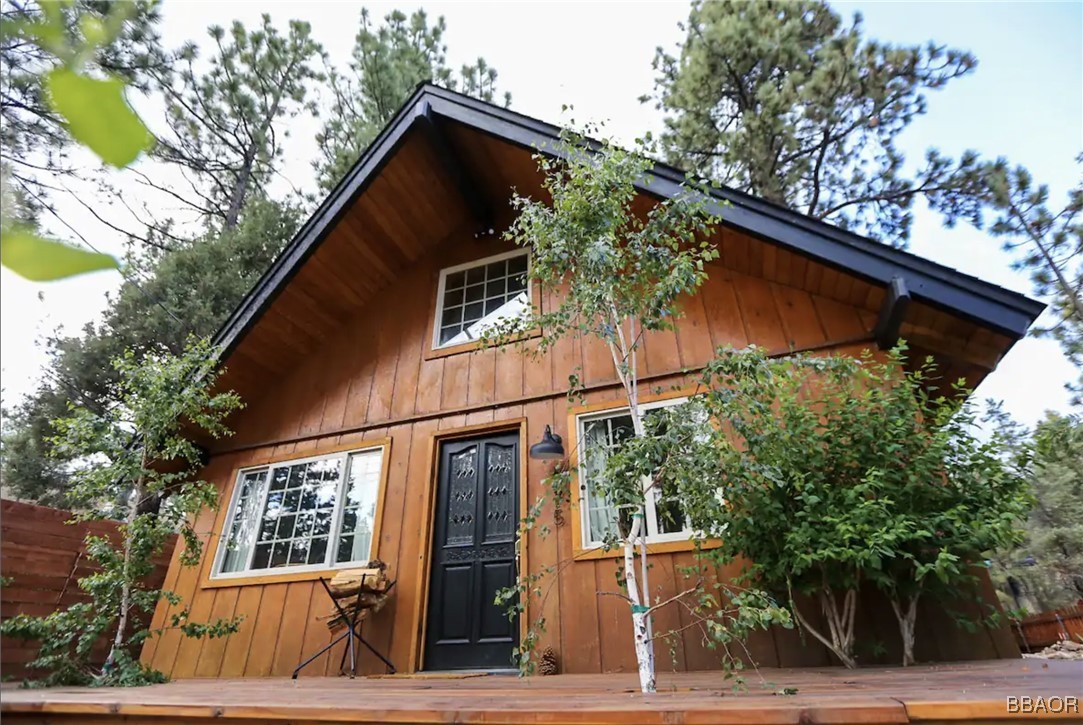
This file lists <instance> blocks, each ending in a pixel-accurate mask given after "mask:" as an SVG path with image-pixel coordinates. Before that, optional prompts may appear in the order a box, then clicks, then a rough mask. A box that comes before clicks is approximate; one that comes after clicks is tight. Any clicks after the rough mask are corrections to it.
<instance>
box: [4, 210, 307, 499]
mask: <svg viewBox="0 0 1083 725" xmlns="http://www.w3.org/2000/svg"><path fill="white" fill-rule="evenodd" d="M301 219H302V213H301V210H300V208H299V207H297V206H296V205H293V204H282V203H278V202H274V201H271V200H268V199H265V198H262V197H256V198H254V199H250V200H249V202H248V206H247V207H246V209H245V211H244V213H243V214H242V215H241V217H240V219H239V223H238V224H237V226H235V227H233V228H232V229H229V230H226V231H223V232H219V231H218V230H216V229H212V230H211V231H209V232H207V233H206V234H204V235H201V236H199V237H197V238H195V239H192V240H190V241H187V242H185V243H183V244H182V245H180V246H178V248H176V249H175V250H173V251H171V252H167V253H161V252H155V251H154V250H148V251H145V252H143V253H141V254H139V255H134V256H133V257H132V258H131V260H130V261H131V264H132V271H133V274H134V275H136V276H133V277H132V278H131V279H132V280H133V281H129V282H126V283H125V284H124V285H123V286H122V287H121V289H120V291H119V292H118V293H117V295H116V296H115V297H113V298H112V299H110V302H109V307H108V309H107V310H106V312H105V314H104V316H103V319H102V320H101V322H99V323H97V324H93V323H91V324H88V325H87V326H86V327H85V328H84V329H83V330H81V331H80V334H78V335H70V336H64V335H60V334H58V335H55V336H54V337H53V338H52V339H50V340H49V342H48V351H49V354H50V360H49V362H48V363H47V365H46V367H45V369H44V370H43V373H44V377H43V380H42V382H41V384H40V385H39V386H38V388H37V390H35V391H34V392H33V393H32V394H30V395H29V396H27V397H26V398H25V399H24V400H22V401H21V402H19V403H18V404H17V405H15V406H14V407H13V408H12V409H11V410H10V411H6V412H5V419H6V420H5V427H4V431H3V456H2V458H3V461H2V465H0V477H2V480H3V484H4V486H5V489H6V493H7V494H8V495H11V496H14V497H16V498H20V499H26V500H32V501H38V502H40V503H44V504H47V505H51V506H59V507H71V506H78V505H79V503H80V502H79V501H77V500H73V499H72V498H70V497H69V473H70V471H69V469H68V467H67V465H66V463H68V462H67V461H65V460H64V459H63V458H61V459H57V458H54V457H53V455H52V453H53V452H52V445H51V442H50V439H51V438H52V436H53V435H54V433H53V429H52V421H53V420H56V419H58V418H61V417H63V416H65V415H67V413H68V406H69V403H76V404H78V405H80V406H81V407H85V408H87V409H89V410H92V411H94V410H97V411H103V410H105V409H106V408H107V407H108V406H109V405H111V404H112V403H113V402H114V400H115V397H116V386H117V384H118V378H117V375H116V372H115V370H114V369H113V367H112V366H111V365H110V363H109V361H110V360H113V359H115V358H116V357H118V356H119V355H122V354H123V353H124V352H125V351H126V350H134V351H136V353H137V355H142V354H144V353H145V352H147V351H149V350H154V349H160V348H162V347H164V348H166V349H168V350H169V351H170V352H172V353H173V354H180V352H181V351H183V349H184V344H185V341H186V339H187V337H188V335H189V334H193V335H197V336H207V335H212V334H214V333H215V332H216V331H217V329H218V327H219V326H220V325H221V323H222V321H223V320H224V319H225V318H226V316H227V315H228V314H229V313H230V312H232V311H233V309H234V308H235V307H236V306H237V305H238V304H239V303H240V301H241V299H242V298H243V297H244V295H245V294H246V293H247V292H248V290H249V289H250V288H251V287H252V285H253V284H254V283H255V281H256V280H257V279H258V278H259V276H260V275H261V274H262V273H263V271H264V270H265V269H267V267H268V266H269V265H270V264H271V262H272V261H273V259H274V257H275V255H277V254H278V252H279V251H280V250H281V248H282V247H283V246H284V245H285V244H286V242H287V241H289V239H290V238H292V237H293V234H294V232H295V231H296V230H297V228H298V226H299V225H300V222H301ZM140 280H141V281H140Z"/></svg>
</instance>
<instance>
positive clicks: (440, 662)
mask: <svg viewBox="0 0 1083 725" xmlns="http://www.w3.org/2000/svg"><path fill="white" fill-rule="evenodd" d="M519 474H520V471H519V435H518V434H517V433H500V434H497V435H489V436H484V437H479V438H470V439H466V440H456V441H449V442H446V443H442V444H441V446H440V462H439V469H438V474H437V475H438V480H437V494H436V510H435V512H434V517H435V518H434V532H433V533H434V535H433V550H432V558H431V562H432V571H431V573H430V579H429V609H428V615H427V623H426V630H425V632H426V633H425V669H427V670H449V669H481V668H484V669H492V668H505V667H511V666H512V661H511V655H512V652H513V650H514V648H515V647H516V645H517V644H518V641H519V626H518V622H516V621H509V620H508V618H507V616H506V614H505V613H504V610H503V607H502V606H497V605H496V604H495V602H494V599H495V598H496V593H497V591H498V590H500V589H504V588H506V587H510V586H513V585H514V584H515V576H516V572H515V534H516V529H517V528H518V521H519V514H518V511H519Z"/></svg>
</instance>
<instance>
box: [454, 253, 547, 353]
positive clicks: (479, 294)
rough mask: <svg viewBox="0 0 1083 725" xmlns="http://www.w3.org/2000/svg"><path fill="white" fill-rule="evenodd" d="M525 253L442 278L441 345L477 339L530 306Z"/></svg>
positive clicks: (524, 311) (521, 313) (522, 312)
mask: <svg viewBox="0 0 1083 725" xmlns="http://www.w3.org/2000/svg"><path fill="white" fill-rule="evenodd" d="M526 272H527V255H526V254H521V255H517V256H515V257H512V258H511V259H502V260H500V261H498V262H490V263H489V264H483V265H478V266H476V267H471V268H470V269H468V270H466V271H465V272H454V273H450V274H448V275H447V277H446V278H445V280H444V296H443V299H442V300H441V301H440V314H439V316H438V318H439V320H440V323H439V324H440V333H439V340H440V345H448V344H459V343H464V342H470V341H471V340H476V339H477V338H478V337H480V336H481V334H482V332H484V330H486V329H488V328H489V327H491V326H492V325H493V324H495V323H496V322H497V321H498V320H500V319H503V318H506V317H514V316H518V315H523V314H525V313H526V312H527V310H529V308H530V298H529V295H528V293H527V283H526Z"/></svg>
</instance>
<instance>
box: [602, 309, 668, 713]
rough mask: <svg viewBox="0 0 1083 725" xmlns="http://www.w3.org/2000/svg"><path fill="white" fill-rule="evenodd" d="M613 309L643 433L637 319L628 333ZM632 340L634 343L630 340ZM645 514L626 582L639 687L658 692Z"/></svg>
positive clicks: (635, 522)
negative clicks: (639, 569)
mask: <svg viewBox="0 0 1083 725" xmlns="http://www.w3.org/2000/svg"><path fill="white" fill-rule="evenodd" d="M612 311H613V316H612V322H613V325H614V329H615V330H616V332H617V342H618V344H619V345H620V349H619V350H618V349H617V347H616V346H615V345H614V344H613V341H612V340H610V341H609V352H610V354H611V355H612V356H613V365H614V367H615V368H616V373H617V377H618V378H619V379H620V382H621V386H622V387H623V388H624V393H625V396H626V397H627V399H628V410H629V412H630V413H631V417H632V429H633V431H634V432H635V435H636V436H637V437H639V436H642V435H643V434H644V433H645V430H644V428H643V419H642V417H641V416H640V415H639V380H638V377H637V375H636V348H637V346H638V341H637V338H636V327H635V320H634V319H630V320H629V334H628V336H627V337H626V336H625V334H624V327H623V322H622V320H621V319H620V316H619V315H618V313H617V310H616V308H615V307H613V308H612ZM629 340H630V341H631V343H629ZM626 362H627V363H629V364H628V367H627V368H625V369H624V370H622V365H623V364H624V363H626ZM625 370H627V372H625ZM640 485H641V487H642V490H643V496H644V497H646V496H648V495H650V494H649V491H648V486H649V482H647V481H641V482H640ZM645 516H646V508H645V507H644V504H640V506H639V509H638V510H637V511H636V515H635V516H634V517H633V518H632V530H631V531H629V532H628V535H627V536H625V538H624V582H625V586H626V588H627V590H628V599H629V602H630V604H631V610H632V612H631V613H632V635H633V637H634V640H635V652H636V665H637V667H638V669H639V688H640V691H642V692H655V691H656V684H655V675H654V637H653V636H652V633H651V624H650V612H649V610H650V602H649V601H648V599H649V596H650V587H649V585H648V583H647V547H646V542H645V540H644V537H645V535H646V532H645V531H644V528H643V527H644V526H645V525H646V523H645V521H644V517H645ZM637 544H639V545H641V549H642V552H641V554H640V555H641V557H642V560H641V562H640V564H641V565H642V567H643V570H642V581H640V577H639V575H638V574H637V572H636V560H635V554H636V545H637Z"/></svg>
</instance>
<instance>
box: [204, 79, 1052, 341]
mask: <svg viewBox="0 0 1083 725" xmlns="http://www.w3.org/2000/svg"><path fill="white" fill-rule="evenodd" d="M436 116H438V117H442V118H445V119H448V120H451V121H455V122H457V123H462V124H465V125H467V126H470V127H472V128H475V129H477V130H479V131H481V132H483V133H487V134H489V135H491V136H493V137H495V138H498V139H500V140H502V141H505V142H510V143H514V144H516V145H518V146H521V147H523V148H528V149H536V150H541V151H545V152H547V153H552V154H557V153H558V150H557V148H556V142H557V141H558V140H559V137H560V128H559V127H557V126H554V125H552V124H548V123H544V122H542V121H538V120H536V119H533V118H529V117H527V116H523V115H522V114H519V113H515V112H513V111H509V110H507V109H504V108H499V107H497V106H494V105H491V104H488V103H485V102H483V101H479V100H477V99H474V98H470V97H468V96H464V95H462V94H459V93H455V92H452V91H448V90H446V89H443V88H439V87H437V86H433V85H429V84H423V85H421V86H418V88H417V90H415V91H414V93H413V94H412V95H411V96H410V98H409V99H408V100H407V101H406V103H405V104H404V105H403V107H402V108H401V109H400V110H399V112H398V114H396V116H395V117H394V118H393V119H392V120H391V121H390V123H388V125H387V126H386V127H385V128H384V130H383V131H382V132H381V133H380V135H379V136H377V137H376V139H375V140H374V141H373V142H372V144H371V145H370V146H369V147H368V148H367V149H366V150H365V153H364V154H362V156H361V158H360V159H358V161H357V163H356V164H354V166H353V167H352V168H351V169H350V171H349V172H348V173H347V174H346V177H345V178H344V179H343V180H342V181H341V182H340V183H339V185H338V186H336V187H335V189H334V190H333V191H332V192H331V194H330V195H329V196H328V197H327V199H325V200H324V202H323V204H321V205H320V207H319V208H318V209H317V210H316V212H315V213H314V214H313V215H312V217H311V218H309V220H308V221H307V222H306V223H305V224H304V226H303V227H302V228H301V229H300V230H299V231H298V232H297V234H296V236H295V237H294V238H293V240H291V241H290V243H289V244H288V245H287V246H286V249H285V250H284V251H283V252H282V254H280V255H279V257H278V258H277V259H276V260H275V262H274V264H272V265H271V267H270V269H268V270H267V272H266V273H265V274H264V275H263V276H262V277H261V278H260V280H259V282H257V283H256V285H255V287H253V289H252V290H251V291H250V292H249V294H248V296H247V297H245V299H244V301H243V302H242V303H241V304H240V306H239V307H238V308H237V310H236V311H234V313H233V314H232V315H231V316H230V318H229V320H227V321H226V323H225V325H223V327H222V329H221V330H220V331H219V332H218V334H217V335H216V336H215V343H216V344H217V345H220V346H221V347H222V348H223V356H227V355H228V354H229V353H230V352H232V350H233V349H234V348H235V347H236V345H237V344H238V343H239V341H240V339H241V338H242V337H243V336H244V334H245V333H246V332H247V330H248V329H249V328H250V327H251V326H252V324H253V323H254V322H255V320H256V319H258V318H259V316H260V315H261V314H262V313H263V311H264V310H266V309H267V307H268V306H269V305H270V304H271V302H272V301H273V300H274V298H275V297H276V296H277V295H278V293H279V292H280V291H281V290H282V289H283V288H284V287H285V285H286V283H287V282H288V281H289V280H290V279H291V278H292V276H293V274H294V273H295V272H296V271H297V270H298V269H299V268H300V266H301V265H302V264H303V263H304V261H305V260H306V259H307V258H308V256H309V255H310V254H311V253H312V252H313V250H314V249H315V248H316V247H317V246H318V245H319V243H320V242H321V241H323V239H324V238H325V237H326V236H327V234H328V233H329V232H330V231H331V229H333V228H334V225H335V223H336V221H337V220H338V218H339V217H340V216H341V215H342V214H343V213H344V212H345V211H346V209H347V208H348V207H349V206H350V204H351V203H352V202H353V200H354V199H355V198H356V197H357V196H358V195H359V194H360V193H362V192H363V191H364V189H365V188H366V187H367V186H368V184H369V182H370V181H371V180H372V179H373V178H374V177H375V176H376V175H377V174H378V173H379V172H380V170H381V169H382V168H383V166H384V164H385V163H386V162H387V161H388V160H389V159H390V157H391V156H392V155H393V154H394V152H395V150H396V149H397V148H398V146H399V145H400V144H401V143H402V141H403V139H404V138H405V137H406V135H407V133H408V132H409V130H410V129H411V128H413V126H414V124H415V123H416V122H420V123H428V122H430V121H431V119H433V118H434V117H436ZM683 180H684V173H683V172H681V171H680V170H678V169H676V168H674V167H672V166H668V165H666V164H661V163H659V164H656V165H655V167H654V169H653V170H652V178H651V179H646V180H644V182H643V183H641V184H639V185H638V186H639V188H640V189H641V190H642V191H643V192H644V193H648V194H650V195H652V196H655V197H670V196H673V195H675V194H678V193H680V191H681V184H682V182H683ZM712 196H714V197H715V198H716V199H717V200H718V201H719V202H722V203H720V204H718V205H716V206H715V208H714V209H713V211H714V212H715V213H717V214H719V215H720V216H721V217H722V219H723V222H724V223H725V224H726V225H727V226H731V227H733V228H736V229H739V230H741V231H743V232H746V233H748V234H751V235H753V236H756V237H759V238H761V239H764V240H766V241H769V242H771V243H773V244H777V245H779V246H781V247H783V248H786V249H789V250H792V251H794V252H797V253H799V254H803V255H805V256H807V257H810V258H812V259H815V260H817V261H820V262H823V263H825V264H829V265H832V266H834V267H837V268H839V269H842V270H845V271H847V272H851V273H854V274H857V275H860V276H861V277H864V278H865V279H868V280H870V281H872V282H874V283H877V284H880V285H883V286H885V287H887V286H888V285H890V284H891V281H892V279H893V278H895V277H898V276H905V277H906V283H907V287H908V288H909V291H910V293H911V295H912V296H913V298H914V299H917V300H921V301H924V302H927V303H929V304H932V305H934V306H936V307H940V308H944V309H948V310H951V311H954V312H955V313H957V314H960V315H962V316H964V317H967V318H969V319H971V320H973V321H974V322H977V323H979V324H981V325H983V326H986V327H989V328H991V329H993V330H996V331H998V332H1002V333H1004V334H1006V335H1009V336H1011V337H1013V338H1020V337H1022V336H1023V335H1025V334H1026V332H1027V329H1028V328H1029V327H1030V324H1031V323H1032V322H1033V321H1034V320H1035V319H1036V318H1037V317H1038V315H1039V314H1041V312H1042V310H1043V309H1045V305H1044V304H1043V303H1041V302H1038V301H1036V300H1032V299H1029V298H1028V297H1026V296H1024V295H1021V294H1018V293H1015V292H1011V291H1009V290H1005V289H1003V288H1001V287H997V286H996V285H993V284H990V283H988V282H985V281H983V280H981V279H978V278H977V277H972V276H970V275H967V274H963V273H962V272H958V271H956V270H953V269H950V268H948V267H944V266H942V265H939V264H936V263H935V262H930V261H929V260H927V259H923V258H921V257H918V256H916V255H913V254H910V253H909V252H905V251H902V250H899V249H895V248H892V247H889V246H887V245H884V244H881V243H878V242H874V241H872V240H869V239H866V238H864V237H861V236H859V235H857V234H853V233H851V232H847V231H844V230H842V229H838V228H837V227H834V226H832V225H830V224H827V223H825V222H821V221H818V220H815V219H812V218H811V217H807V216H805V215H803V214H799V213H797V212H794V211H791V210H789V209H785V208H783V207H779V206H777V205H775V204H771V203H769V202H766V201H763V200H762V199H758V198H756V197H753V196H749V195H748V194H743V193H741V192H738V191H735V190H733V189H720V190H716V191H714V192H712Z"/></svg>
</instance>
